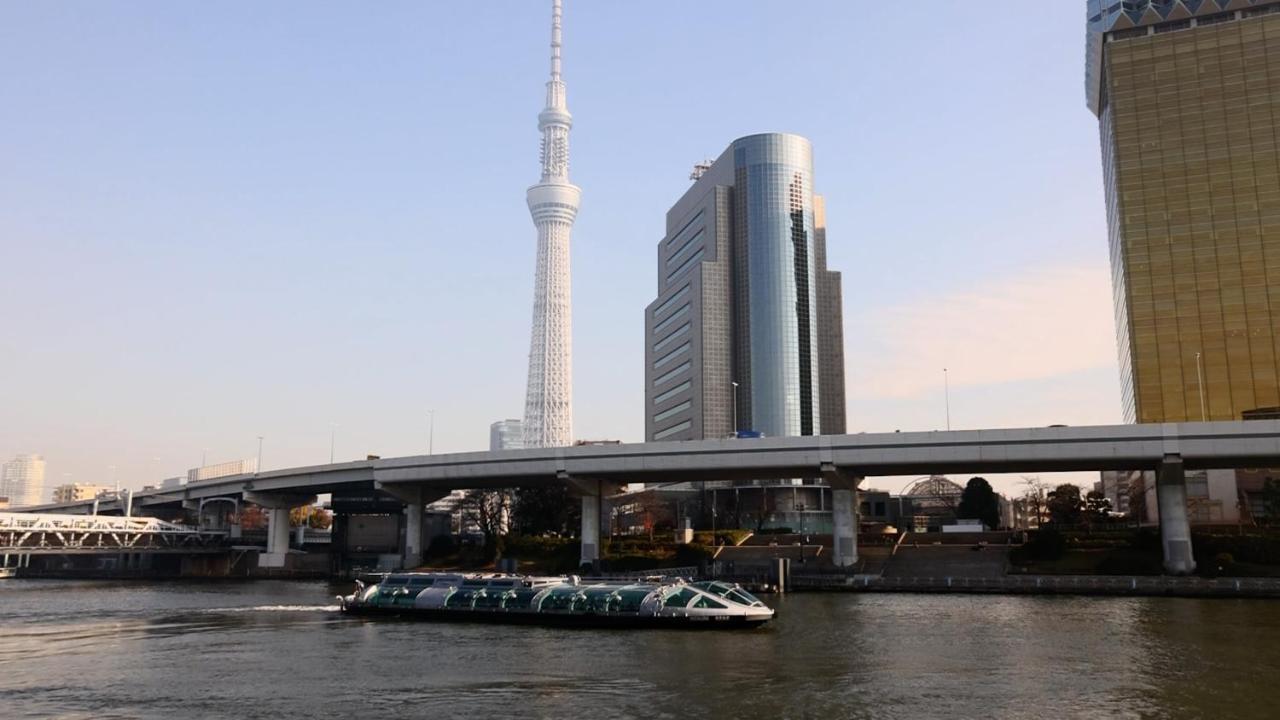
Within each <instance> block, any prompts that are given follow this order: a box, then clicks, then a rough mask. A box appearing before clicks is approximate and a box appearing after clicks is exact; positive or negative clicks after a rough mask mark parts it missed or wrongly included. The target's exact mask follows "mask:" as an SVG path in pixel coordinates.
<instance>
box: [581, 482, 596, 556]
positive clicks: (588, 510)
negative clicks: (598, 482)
mask: <svg viewBox="0 0 1280 720" xmlns="http://www.w3.org/2000/svg"><path fill="white" fill-rule="evenodd" d="M581 557H582V559H581V560H580V564H582V565H590V566H591V568H592V569H593V570H594V569H598V568H599V567H600V496H599V495H598V494H597V495H583V496H582V554H581Z"/></svg>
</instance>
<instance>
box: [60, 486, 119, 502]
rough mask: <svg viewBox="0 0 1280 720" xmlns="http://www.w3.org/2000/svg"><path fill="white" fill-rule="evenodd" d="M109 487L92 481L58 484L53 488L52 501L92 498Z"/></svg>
mask: <svg viewBox="0 0 1280 720" xmlns="http://www.w3.org/2000/svg"><path fill="white" fill-rule="evenodd" d="M110 490H111V488H109V487H107V486H106V485H94V484H92V483H67V484H65V485H59V486H57V487H55V488H54V489H53V501H54V502H55V503H71V502H79V501H81V500H92V499H94V498H96V497H98V495H100V494H102V493H104V492H108V491H110Z"/></svg>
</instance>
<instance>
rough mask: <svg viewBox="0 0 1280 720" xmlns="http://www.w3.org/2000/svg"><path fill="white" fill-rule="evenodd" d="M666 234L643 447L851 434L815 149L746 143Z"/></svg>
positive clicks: (678, 209) (701, 175)
mask: <svg viewBox="0 0 1280 720" xmlns="http://www.w3.org/2000/svg"><path fill="white" fill-rule="evenodd" d="M666 225H667V234H666V237H664V238H663V239H662V241H661V242H660V243H659V244H658V296H657V299H656V300H654V301H653V303H651V304H650V305H649V306H648V307H647V308H646V309H645V438H646V440H691V439H698V438H714V437H724V436H726V435H729V434H731V433H733V432H735V431H739V430H754V431H758V432H761V433H764V434H765V435H767V436H771V437H780V436H795V435H818V434H835V433H843V432H844V430H845V402H844V351H843V331H842V329H841V313H840V274H839V273H835V272H830V271H828V270H827V269H826V228H825V216H824V213H823V205H822V199H821V198H820V197H818V196H815V195H814V192H813V155H812V149H811V147H810V144H809V141H808V140H806V139H805V138H802V137H800V136H797V135H789V134H783V133H766V134H761V135H750V136H747V137H744V138H740V139H738V140H735V141H734V142H733V143H732V144H730V146H729V147H728V148H727V149H726V150H725V151H724V153H723V154H721V156H720V157H719V159H717V160H716V161H715V162H714V163H713V164H711V165H709V166H700V167H699V168H698V171H697V172H696V173H695V182H694V184H693V186H692V187H691V188H689V190H688V191H687V192H685V194H684V196H683V197H681V198H680V200H679V202H677V203H676V204H675V205H674V206H673V207H672V208H671V209H670V210H669V211H668V212H667V223H666Z"/></svg>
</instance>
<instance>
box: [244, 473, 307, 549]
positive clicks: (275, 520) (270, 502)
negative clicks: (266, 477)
mask: <svg viewBox="0 0 1280 720" xmlns="http://www.w3.org/2000/svg"><path fill="white" fill-rule="evenodd" d="M244 499H245V501H246V502H251V503H253V504H255V505H260V506H262V507H263V508H265V509H266V511H267V551H266V552H264V553H260V554H259V555H258V567H264V568H282V567H284V566H285V558H286V557H288V555H289V511H290V510H291V509H293V508H296V507H302V506H303V505H310V504H311V503H314V502H315V501H316V496H315V495H287V494H281V493H260V492H253V491H248V490H246V491H245V493H244Z"/></svg>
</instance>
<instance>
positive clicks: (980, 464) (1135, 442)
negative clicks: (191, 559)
mask: <svg viewBox="0 0 1280 720" xmlns="http://www.w3.org/2000/svg"><path fill="white" fill-rule="evenodd" d="M1245 467H1280V420H1255V421H1247V422H1246V421H1237V422H1204V423H1162V424H1145V425H1108V426H1089V427H1047V428H1024V429H997V430H957V431H946V432H941V431H938V432H909V433H898V432H895V433H874V434H873V433H860V434H856V435H822V436H806V437H786V438H761V439H724V440H698V441H688V442H654V443H637V444H629V445H586V446H577V447H566V448H545V449H532V450H505V451H496V452H478V453H456V454H448V455H416V456H411V457H399V458H386V459H375V460H365V461H359V462H348V463H335V464H331V465H317V466H309V467H299V468H290V469H284V470H272V471H269V472H260V473H254V474H249V475H236V476H231V477H226V478H218V479H215V480H210V481H205V482H200V483H194V484H189V485H185V486H182V487H180V488H173V489H161V490H154V491H149V492H140V493H137V494H136V495H135V496H133V497H132V498H131V502H132V504H133V506H134V508H135V509H137V510H140V511H143V512H145V511H147V509H148V508H150V507H162V506H165V505H173V504H179V503H180V504H182V505H183V506H185V507H187V508H191V509H195V508H197V507H198V506H200V505H201V504H203V503H206V502H210V501H215V500H220V499H225V498H234V499H235V500H236V501H239V500H247V501H250V502H254V503H257V504H260V505H262V506H264V507H267V508H269V509H270V522H271V530H270V531H269V533H268V553H267V554H266V555H264V557H265V558H267V562H268V563H269V562H271V561H272V560H271V559H272V558H273V557H275V556H276V555H277V554H279V556H280V557H282V556H283V555H282V553H283V550H281V548H287V543H288V522H287V521H288V509H289V508H290V507H297V506H298V505H301V504H305V503H307V502H309V501H310V500H311V499H312V498H314V497H315V495H317V494H319V493H330V492H342V491H351V490H362V489H369V490H377V491H380V492H382V493H385V494H389V495H392V496H394V497H396V498H399V499H400V500H401V501H402V502H403V503H404V504H405V508H406V510H405V511H406V514H407V523H406V528H407V530H408V532H407V536H408V539H407V540H406V543H405V548H404V550H405V561H406V563H407V564H411V563H414V562H416V561H417V559H419V558H420V556H421V547H420V544H421V538H420V537H417V535H420V534H421V532H420V528H421V519H422V506H423V504H424V503H429V502H432V501H434V500H436V499H438V498H440V497H443V496H445V495H446V494H448V493H449V492H450V491H452V490H455V489H470V488H505V487H529V486H538V485H546V484H554V483H559V484H568V485H569V486H570V487H571V488H573V489H574V490H575V491H576V492H577V493H578V494H579V495H581V496H582V498H583V528H582V529H583V533H582V537H583V541H582V559H583V561H584V562H594V561H595V560H597V559H598V535H599V517H600V516H599V512H600V503H599V498H600V497H602V496H607V495H610V494H612V493H614V492H616V491H617V489H618V488H620V487H621V486H622V485H623V484H626V483H653V484H668V483H677V482H688V481H700V480H770V479H785V478H822V479H825V480H826V481H827V482H828V483H830V484H831V485H832V488H833V489H832V503H833V513H834V525H835V546H834V548H833V556H834V558H835V561H836V564H837V565H842V566H851V565H853V564H854V563H855V562H856V558H857V548H856V538H857V515H856V511H855V508H856V507H857V502H856V493H857V486H858V484H859V482H860V481H861V480H862V479H864V478H867V477H872V476H877V475H926V474H946V473H1028V472H1058V471H1090V470H1093V471H1097V470H1149V471H1154V472H1157V473H1158V483H1157V487H1158V495H1159V504H1160V510H1161V517H1162V520H1163V522H1162V535H1163V536H1164V544H1165V562H1166V567H1167V568H1169V569H1170V570H1171V571H1173V572H1189V571H1190V570H1191V569H1193V568H1194V562H1193V560H1192V559H1191V546H1190V530H1189V527H1188V525H1187V518H1186V508H1185V497H1186V491H1185V482H1184V475H1183V472H1184V470H1186V469H1216V468H1245ZM93 509H94V501H81V502H77V503H67V504H62V505H46V506H41V507H39V508H33V510H37V511H41V512H62V513H87V512H92V511H93ZM122 510H123V508H122V507H121V501H108V502H103V501H99V505H98V507H97V511H98V512H121V511H122ZM415 529H416V530H418V532H416V533H415Z"/></svg>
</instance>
